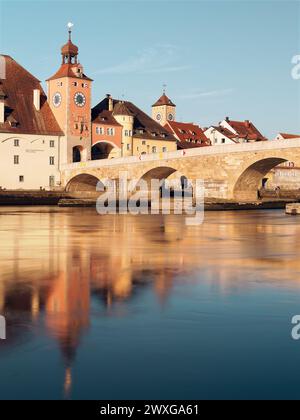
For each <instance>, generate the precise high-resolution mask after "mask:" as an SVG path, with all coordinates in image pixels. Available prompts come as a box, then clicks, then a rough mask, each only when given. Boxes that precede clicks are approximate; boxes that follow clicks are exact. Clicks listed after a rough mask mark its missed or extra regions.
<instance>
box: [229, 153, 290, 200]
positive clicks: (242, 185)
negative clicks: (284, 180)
mask: <svg viewBox="0 0 300 420" xmlns="http://www.w3.org/2000/svg"><path fill="white" fill-rule="evenodd" d="M286 161H287V160H286V159H281V158H267V159H262V160H259V161H257V162H255V163H253V164H252V165H250V166H249V167H248V168H247V169H246V170H245V171H244V172H243V173H242V174H241V175H240V177H239V178H238V180H237V182H236V183H235V186H234V190H233V196H234V199H235V200H246V201H253V200H254V201H255V200H257V199H258V191H259V189H260V188H261V186H262V181H263V178H264V177H265V176H266V175H267V174H268V173H269V172H270V171H271V169H273V168H275V167H276V166H278V165H280V164H281V163H283V162H286Z"/></svg>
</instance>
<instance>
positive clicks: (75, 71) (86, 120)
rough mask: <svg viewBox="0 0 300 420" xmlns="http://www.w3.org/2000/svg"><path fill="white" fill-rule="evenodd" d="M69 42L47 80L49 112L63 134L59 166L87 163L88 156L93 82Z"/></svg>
mask: <svg viewBox="0 0 300 420" xmlns="http://www.w3.org/2000/svg"><path fill="white" fill-rule="evenodd" d="M72 26H73V25H72V24H71V23H69V24H68V29H69V31H68V32H69V39H68V42H67V43H66V44H65V45H63V46H62V48H61V57H62V62H61V66H60V68H59V69H58V71H57V72H56V73H55V74H54V75H53V76H52V77H50V78H49V79H48V80H47V85H48V101H49V105H50V107H51V110H52V112H53V114H54V116H55V118H56V120H57V122H58V124H59V126H60V128H61V129H62V131H63V132H64V134H65V137H64V139H62V144H61V156H60V161H61V163H72V162H80V161H86V160H88V159H90V155H91V88H92V79H90V78H89V77H87V76H86V75H85V74H84V72H83V67H82V65H81V64H80V63H79V61H78V47H77V46H76V45H74V44H73V43H72V39H71V28H72Z"/></svg>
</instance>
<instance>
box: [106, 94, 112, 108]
mask: <svg viewBox="0 0 300 420" xmlns="http://www.w3.org/2000/svg"><path fill="white" fill-rule="evenodd" d="M106 97H107V99H108V110H109V111H113V110H114V104H113V98H112V97H111V95H110V94H109V93H108V94H107V95H106Z"/></svg>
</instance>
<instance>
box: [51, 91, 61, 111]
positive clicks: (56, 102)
mask: <svg viewBox="0 0 300 420" xmlns="http://www.w3.org/2000/svg"><path fill="white" fill-rule="evenodd" d="M52 101H53V105H54V106H56V107H58V106H59V105H60V104H61V94H60V93H58V92H56V93H55V94H54V95H53V98H52Z"/></svg>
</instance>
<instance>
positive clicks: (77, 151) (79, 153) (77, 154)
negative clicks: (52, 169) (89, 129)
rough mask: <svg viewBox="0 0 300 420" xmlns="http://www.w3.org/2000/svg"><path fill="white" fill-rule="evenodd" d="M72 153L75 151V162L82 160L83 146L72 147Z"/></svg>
mask: <svg viewBox="0 0 300 420" xmlns="http://www.w3.org/2000/svg"><path fill="white" fill-rule="evenodd" d="M72 153H73V163H76V162H81V160H82V153H83V147H82V146H74V147H73V149H72Z"/></svg>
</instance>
